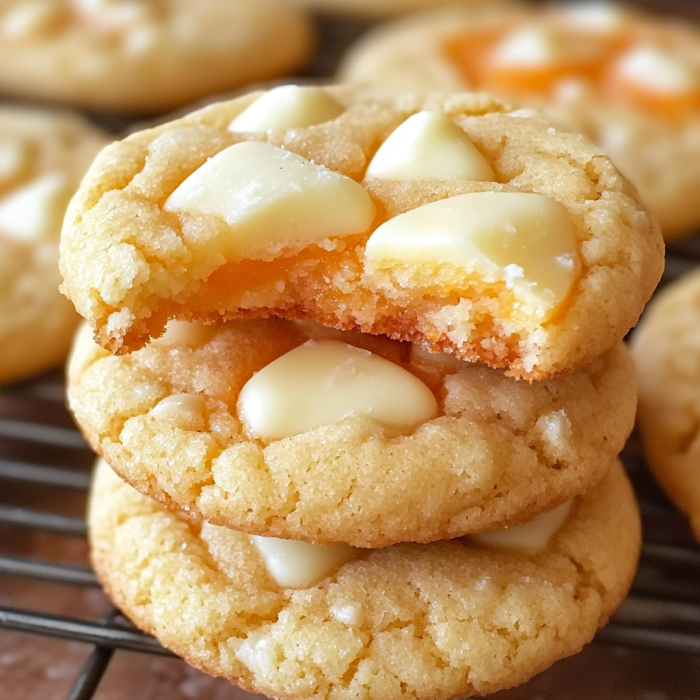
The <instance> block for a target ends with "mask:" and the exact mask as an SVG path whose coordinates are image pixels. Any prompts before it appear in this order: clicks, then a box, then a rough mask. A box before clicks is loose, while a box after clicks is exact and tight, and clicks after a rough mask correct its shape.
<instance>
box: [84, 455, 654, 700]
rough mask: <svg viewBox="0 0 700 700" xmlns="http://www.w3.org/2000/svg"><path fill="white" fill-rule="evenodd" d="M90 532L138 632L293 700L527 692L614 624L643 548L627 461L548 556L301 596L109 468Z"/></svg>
mask: <svg viewBox="0 0 700 700" xmlns="http://www.w3.org/2000/svg"><path fill="white" fill-rule="evenodd" d="M559 522H561V519H559ZM555 524H556V523H555ZM89 528H90V540H91V545H92V560H93V564H94V566H95V569H96V571H97V574H98V576H99V578H100V580H101V582H102V584H103V585H104V587H105V589H106V591H107V592H108V594H109V595H110V597H111V598H112V600H113V601H114V602H115V603H116V604H117V605H118V606H119V607H120V608H121V610H122V611H123V612H124V613H125V614H126V615H127V616H128V617H130V618H131V619H132V620H133V621H134V622H135V623H136V624H137V625H138V626H139V627H141V628H142V629H144V630H146V631H147V632H149V633H151V634H154V635H155V636H156V637H157V638H158V639H159V640H160V641H161V643H162V644H164V645H165V646H166V647H168V648H170V649H172V650H173V651H174V652H175V653H176V654H178V655H180V656H182V657H183V658H184V659H185V660H186V661H187V662H188V663H190V664H192V665H193V666H196V667H197V668H199V669H201V670H203V671H205V672H207V673H210V674H212V675H216V676H223V677H224V678H227V679H229V680H231V681H232V682H234V683H236V684H238V685H240V686H242V687H243V688H245V689H246V690H250V691H253V692H257V693H263V694H264V695H266V696H268V697H272V698H285V699H289V698H314V699H320V698H329V697H332V698H337V699H338V700H345V699H346V698H347V699H348V700H350V699H351V698H352V699H353V700H354V699H355V698H378V697H381V698H383V699H384V700H394V698H396V699H397V700H398V699H399V698H415V699H419V698H420V699H425V700H428V699H429V700H436V699H437V700H447V699H448V698H456V697H464V696H470V697H471V696H472V695H484V694H487V693H490V692H494V691H496V690H499V689H501V688H505V687H510V686H513V685H517V684H519V683H522V682H524V681H526V680H527V679H528V678H529V677H531V676H532V675H534V674H536V673H538V672H539V671H542V670H544V669H545V668H546V667H547V666H549V665H550V664H551V663H553V662H554V661H556V660H557V659H559V658H562V657H564V656H568V655H570V654H573V653H576V652H577V651H578V650H580V649H581V647H582V646H583V645H584V644H585V643H586V642H588V641H589V640H590V639H591V637H592V636H593V634H594V632H595V631H596V629H597V628H598V627H600V626H602V625H603V624H605V622H606V621H607V620H608V618H609V616H610V615H611V614H612V612H613V610H614V609H615V607H616V606H617V605H618V604H619V603H620V601H621V600H622V598H623V597H624V595H625V593H626V591H627V589H628V587H629V585H630V583H631V580H632V576H633V574H634V570H635V566H636V562H637V557H638V553H639V547H640V523H639V515H638V512H637V507H636V504H635V501H634V497H633V495H632V491H631V488H630V486H629V483H628V481H627V479H626V477H625V475H624V472H623V470H622V468H621V467H620V466H619V465H616V466H615V467H614V468H613V469H612V470H611V471H610V472H609V473H608V475H607V476H606V477H605V479H604V480H603V482H602V483H601V484H600V485H599V486H597V487H596V488H595V489H593V490H592V491H590V492H588V493H587V494H586V495H584V496H581V497H580V498H578V499H576V500H575V501H574V502H573V503H572V504H571V506H570V507H569V512H568V514H565V516H564V522H563V523H562V524H560V525H559V527H558V529H555V530H554V532H553V533H550V534H549V536H548V537H546V538H545V539H544V541H543V542H540V543H537V544H536V546H535V547H532V544H533V543H532V541H530V542H528V544H529V546H528V548H527V549H526V550H521V549H519V548H518V549H516V548H515V547H514V543H513V542H512V541H511V542H507V543H504V542H503V541H501V542H498V541H496V542H486V541H479V540H478V539H477V538H475V539H473V540H470V539H469V538H463V539H458V540H451V541H449V542H436V543H433V544H428V545H416V544H413V545H394V546H393V547H388V548H384V549H380V550H373V551H366V550H363V551H362V552H359V553H356V554H355V558H351V557H345V559H346V560H347V559H350V560H349V561H346V563H341V562H342V559H341V561H338V558H337V557H336V561H335V563H333V562H331V567H330V569H329V568H328V566H327V565H326V567H325V571H321V572H320V576H319V573H318V572H313V573H315V576H314V578H316V579H319V578H320V580H318V581H317V582H316V583H313V584H311V585H308V578H307V580H306V581H297V582H295V583H296V584H297V585H299V584H300V583H301V585H302V586H308V587H303V588H290V587H289V585H290V583H289V582H288V581H286V582H285V584H283V585H280V584H278V583H277V580H280V578H281V577H280V573H279V572H278V571H275V577H274V578H273V575H272V574H271V573H270V572H269V570H268V567H267V566H266V564H265V559H264V557H265V555H266V554H268V555H269V553H270V552H269V547H266V546H265V544H267V545H270V544H272V545H273V546H274V545H275V544H277V543H269V541H268V542H267V543H261V542H259V541H257V542H256V541H255V540H254V539H253V538H250V537H249V536H247V535H243V534H240V533H237V532H235V531H233V530H228V529H226V528H221V527H217V526H214V525H208V524H202V525H200V524H198V523H197V522H195V521H193V520H191V519H187V518H185V517H182V516H177V515H175V514H174V513H172V512H170V511H168V510H167V509H165V508H164V507H163V506H161V505H158V504H157V503H155V502H154V501H151V500H149V499H147V498H146V497H144V496H142V495H140V494H138V493H137V492H136V491H134V490H133V489H132V488H131V487H129V486H127V485H126V484H125V483H123V482H121V481H120V480H119V479H118V478H117V477H116V476H115V475H114V474H113V473H112V471H111V470H110V469H109V468H108V467H107V466H106V465H104V464H103V465H102V466H101V467H100V468H99V469H98V471H97V474H96V478H95V483H94V486H93V493H92V499H91V505H90V511H89ZM266 549H268V552H265V550H266ZM295 549H296V548H295ZM261 552H262V554H261ZM309 558H310V557H306V560H307V561H308V559H309ZM296 561H299V560H298V559H297V560H296ZM302 561H303V560H302ZM308 566H309V565H308V564H303V565H302V572H301V573H302V574H306V573H308V568H307V567H308Z"/></svg>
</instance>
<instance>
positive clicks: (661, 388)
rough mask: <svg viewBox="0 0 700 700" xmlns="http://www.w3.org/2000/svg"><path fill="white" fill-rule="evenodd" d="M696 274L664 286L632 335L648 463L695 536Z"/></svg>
mask: <svg viewBox="0 0 700 700" xmlns="http://www.w3.org/2000/svg"><path fill="white" fill-rule="evenodd" d="M698 324H700V273H699V272H697V271H696V272H691V273H689V274H687V275H685V276H684V277H682V278H681V279H680V280H678V281H677V282H674V283H673V284H672V285H670V286H669V287H667V288H665V289H664V290H663V291H662V292H661V293H660V294H659V295H658V296H657V297H656V298H655V299H654V301H653V302H652V303H651V304H650V305H649V307H648V310H647V311H646V312H645V314H644V316H643V318H642V321H641V322H640V324H639V328H638V329H637V330H636V331H635V333H634V335H633V337H632V353H633V357H634V361H635V364H636V366H637V379H638V385H639V414H638V423H639V430H640V434H641V437H642V441H643V443H644V448H645V452H646V456H647V461H648V462H649V466H650V467H651V470H652V472H653V474H654V476H655V477H656V478H657V480H658V481H659V483H660V484H661V486H662V487H663V489H664V490H665V491H666V493H667V494H668V496H669V497H670V498H671V500H672V501H673V502H674V503H675V504H676V505H677V506H678V507H679V508H680V509H681V510H682V511H683V512H684V513H685V514H686V515H687V516H688V517H690V522H691V525H692V527H693V531H694V532H695V536H696V537H697V538H698V539H700V477H698V473H697V463H698V454H699V453H700V441H699V440H698V424H699V423H700V399H699V396H700V376H699V374H698V366H699V363H700V340H699V339H698V330H697V329H698Z"/></svg>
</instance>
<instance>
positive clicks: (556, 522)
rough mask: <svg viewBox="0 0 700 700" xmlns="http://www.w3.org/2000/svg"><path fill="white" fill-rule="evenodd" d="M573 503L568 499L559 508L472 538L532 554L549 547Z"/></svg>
mask: <svg viewBox="0 0 700 700" xmlns="http://www.w3.org/2000/svg"><path fill="white" fill-rule="evenodd" d="M572 503H573V501H567V502H566V503H563V504H562V505H560V506H559V507H558V508H555V509H554V510H550V511H549V512H547V513H542V514H541V515H538V516H537V517H536V518H533V519H532V520H530V521H529V522H527V523H523V524H522V525H515V526H514V527H504V528H501V529H500V530H493V531H492V532H484V533H482V534H480V535H472V539H474V540H476V541H477V542H479V543H480V544H485V545H489V546H491V547H499V548H500V547H502V548H505V549H519V550H522V551H524V552H528V553H530V554H534V553H536V552H541V551H542V550H543V549H546V548H547V545H548V544H549V542H550V540H551V539H552V537H553V536H554V534H555V533H556V532H557V530H559V528H560V527H561V526H562V525H563V524H564V523H565V522H566V520H567V518H568V517H569V513H570V512H571V504H572Z"/></svg>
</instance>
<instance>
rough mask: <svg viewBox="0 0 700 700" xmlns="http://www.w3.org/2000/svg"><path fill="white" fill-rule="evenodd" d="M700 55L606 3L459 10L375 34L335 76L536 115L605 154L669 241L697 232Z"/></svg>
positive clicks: (682, 30) (687, 29)
mask: <svg viewBox="0 0 700 700" xmlns="http://www.w3.org/2000/svg"><path fill="white" fill-rule="evenodd" d="M699 46H700V28H698V27H697V26H694V25H693V24H692V23H689V22H688V21H685V22H682V21H680V20H677V21H676V20H672V19H662V18H659V17H658V16H649V15H646V14H644V13H643V12H639V11H636V10H633V9H631V8H628V7H623V6H618V5H615V4H613V3H606V2H591V3H580V4H573V5H571V4H569V5H542V6H536V5H535V6H533V5H521V4H516V3H507V2H502V3H492V4H490V5H488V6H486V5H479V6H476V7H472V6H470V5H469V4H468V3H467V4H464V5H460V6H458V7H455V8H452V9H451V10H449V11H443V12H435V13H433V14H426V15H422V16H420V17H417V18H412V19H409V20H405V21H403V22H400V23H396V24H394V25H388V26H385V27H381V28H379V29H377V30H375V31H374V32H373V33H371V34H370V35H368V36H367V37H366V38H363V39H362V40H361V41H360V43H359V44H358V45H357V46H356V47H355V48H353V49H351V51H350V53H349V55H348V56H347V57H346V59H345V62H344V65H343V67H342V68H341V73H340V75H341V77H342V78H343V79H344V80H346V81H349V82H362V83H372V84H381V85H390V86H392V87H395V86H400V87H402V88H404V89H416V88H421V89H430V90H436V89H451V90H463V89H478V90H486V91H490V92H494V93H497V94H503V95H507V96H509V97H510V98H512V99H516V100H518V101H519V102H520V103H522V104H524V105H528V106H532V107H536V108H538V109H539V108H541V109H544V110H545V111H547V112H548V113H550V114H551V115H552V116H553V117H554V118H555V119H556V120H557V121H558V122H559V123H561V124H565V125H568V126H569V128H573V129H575V130H577V131H580V132H581V133H584V134H586V135H587V136H589V137H590V138H591V139H592V140H593V141H594V142H595V143H598V144H599V145H600V146H601V147H603V148H604V149H605V151H606V152H607V153H608V154H609V155H610V157H611V158H612V160H613V162H614V163H615V164H616V165H617V166H618V167H619V168H620V170H621V171H622V172H623V173H624V174H625V175H626V176H627V177H629V178H630V180H631V181H632V182H633V184H634V185H635V186H636V187H637V189H638V190H639V193H640V196H641V198H642V201H644V202H645V203H646V204H647V206H649V208H650V209H651V211H652V212H653V213H654V214H655V215H656V216H657V217H658V219H659V221H660V224H661V229H662V231H663V233H664V236H665V237H666V238H667V239H671V238H675V237H678V236H680V235H683V234H687V233H690V232H691V231H692V230H693V229H695V228H696V227H697V226H698V224H700V202H699V201H698V198H697V196H696V192H697V190H698V187H699V186H700V168H698V167H697V162H698V157H699V156H700V51H699V50H698V47H699Z"/></svg>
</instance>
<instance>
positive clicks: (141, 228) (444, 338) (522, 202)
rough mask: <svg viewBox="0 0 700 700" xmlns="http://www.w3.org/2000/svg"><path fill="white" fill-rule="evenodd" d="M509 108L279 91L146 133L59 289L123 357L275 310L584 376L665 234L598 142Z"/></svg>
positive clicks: (490, 361) (452, 99) (650, 277)
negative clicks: (198, 326) (189, 324)
mask: <svg viewBox="0 0 700 700" xmlns="http://www.w3.org/2000/svg"><path fill="white" fill-rule="evenodd" d="M508 112H509V108H508V107H506V106H504V105H503V103H501V102H498V101H495V100H493V99H491V98H489V97H486V96H483V95H470V94H462V95H451V96H446V95H432V96H417V95H392V94H387V93H386V92H384V91H381V92H369V93H367V92H362V91H361V92H357V91H354V90H346V89H342V88H341V89H332V88H329V89H323V88H309V87H307V88H298V87H296V86H284V87H282V88H277V89H275V90H272V91H269V92H267V93H253V94H251V95H247V96H245V97H242V98H239V99H237V100H233V101H231V102H225V103H221V104H217V105H213V106H211V107H208V108H205V109H203V110H200V111H198V112H195V113H193V114H192V115H190V116H188V117H185V118H184V119H179V120H177V121H174V122H171V123H170V124H166V125H164V126H161V127H159V128H155V129H151V130H147V131H144V132H140V133H138V134H135V135H133V136H131V137H129V138H127V139H125V140H124V141H122V142H119V143H117V144H114V145H112V146H111V147H110V148H108V149H106V150H105V151H104V152H103V153H102V155H101V157H100V158H98V159H97V160H96V162H95V164H94V165H93V168H92V169H91V171H90V173H89V174H88V176H87V177H86V179H85V180H84V182H83V186H82V188H81V190H80V192H79V194H78V195H77V197H76V198H75V199H74V200H73V202H72V206H71V208H70V211H69V212H68V214H67V217H66V222H65V225H64V232H63V237H62V254H61V258H62V259H61V269H62V272H63V275H64V280H65V281H64V285H63V290H64V293H66V295H67V296H68V297H69V298H70V299H71V300H72V301H73V302H74V304H75V305H76V308H77V309H78V311H79V312H80V313H81V314H82V315H83V316H84V317H85V318H86V319H87V320H88V321H89V323H90V324H91V325H92V327H93V328H94V329H95V330H96V332H97V338H98V339H99V342H100V344H101V345H103V347H106V348H108V349H110V350H111V351H113V352H116V353H125V352H130V351H133V350H135V349H137V348H139V347H141V346H143V345H144V343H146V342H147V340H148V339H149V338H150V337H157V336H159V335H160V334H161V333H162V332H163V330H164V328H165V323H166V321H167V320H168V319H169V318H178V319H180V320H190V321H214V320H218V319H220V318H227V319H231V318H235V317H244V316H250V315H257V316H267V315H273V314H274V315H278V316H284V317H288V318H302V319H304V318H308V319H310V320H314V321H317V322H320V323H322V324H324V325H327V326H333V327H336V328H340V329H345V330H348V329H357V330H360V331H363V332H368V333H375V334H377V333H379V334H386V335H388V336H390V337H392V338H395V339H398V340H410V341H414V342H416V343H419V344H422V345H423V346H425V347H426V348H428V349H429V350H431V351H433V352H435V351H447V352H451V353H454V354H455V355H456V356H458V357H459V358H461V359H465V360H470V361H480V362H484V363H486V364H487V365H489V366H491V367H502V368H506V369H507V371H508V374H509V375H510V376H515V377H524V378H527V379H542V378H547V377H551V376H554V375H557V374H560V373H564V372H568V371H571V370H572V369H574V368H575V367H579V366H581V365H582V364H584V363H586V362H588V361H590V360H592V359H593V358H595V357H597V356H598V355H600V354H601V353H602V352H605V351H606V350H607V349H609V348H610V347H612V346H613V345H614V344H615V343H616V342H617V341H618V340H620V339H621V338H622V336H623V335H624V334H625V333H626V332H627V330H628V329H629V327H630V326H631V325H633V324H634V323H635V322H636V319H637V316H638V314H639V313H640V312H641V309H642V307H643V306H644V303H645V301H646V300H647V298H648V297H649V295H650V294H651V292H652V290H653V288H654V286H655V285H656V282H657V280H658V278H659V275H660V274H661V269H662V265H663V245H662V241H661V236H660V234H659V231H658V227H657V226H656V224H655V223H654V222H653V221H652V220H651V219H650V218H649V217H648V216H647V214H646V213H645V212H644V210H643V209H641V208H640V206H639V205H638V204H637V202H636V200H635V199H634V195H633V191H632V189H631V188H630V187H629V186H628V184H627V183H626V181H625V180H624V178H622V177H621V176H620V175H619V174H618V173H617V171H616V170H615V169H614V168H613V166H612V165H611V163H610V161H609V160H608V159H607V158H606V157H605V156H603V155H601V153H600V152H599V151H598V150H597V149H596V148H594V147H592V146H591V145H590V144H589V143H588V142H587V141H585V140H584V139H583V138H582V137H580V136H576V135H572V134H570V133H565V132H559V131H556V130H555V129H554V128H552V127H551V126H550V125H549V124H548V123H546V122H544V121H543V120H542V119H539V118H528V117H525V118H523V117H522V115H520V114H517V113H516V114H515V115H514V114H509V113H508ZM436 230H439V231H440V235H439V236H438V235H435V231H436Z"/></svg>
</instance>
